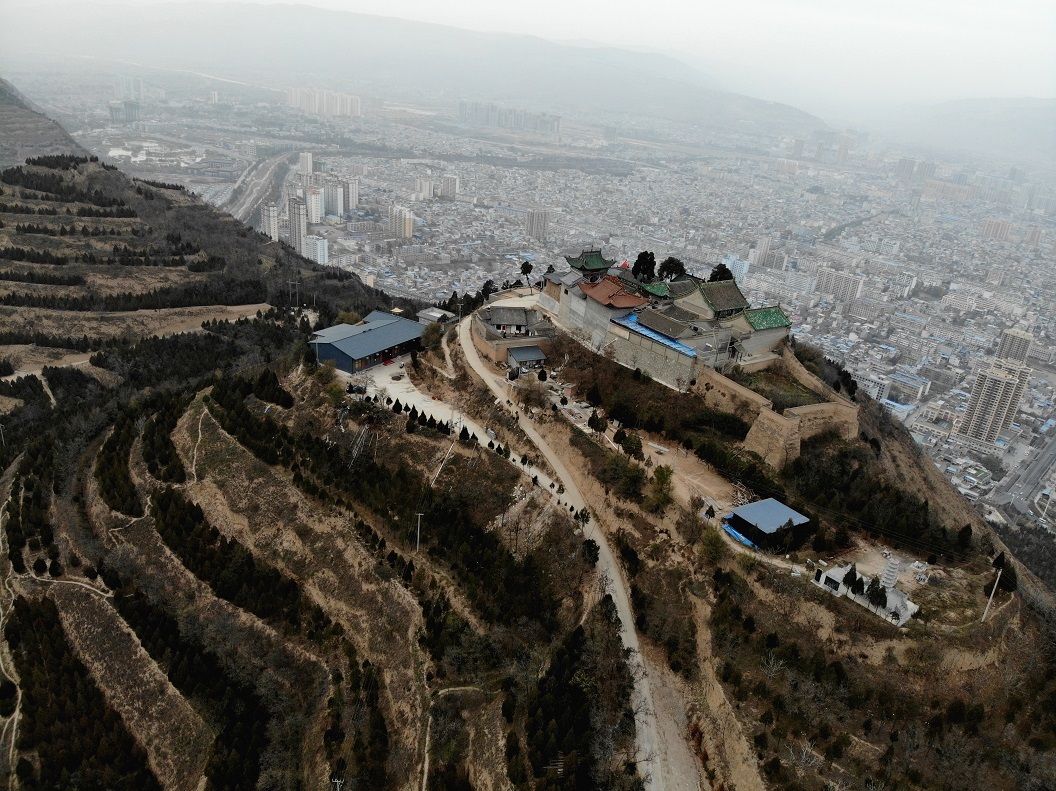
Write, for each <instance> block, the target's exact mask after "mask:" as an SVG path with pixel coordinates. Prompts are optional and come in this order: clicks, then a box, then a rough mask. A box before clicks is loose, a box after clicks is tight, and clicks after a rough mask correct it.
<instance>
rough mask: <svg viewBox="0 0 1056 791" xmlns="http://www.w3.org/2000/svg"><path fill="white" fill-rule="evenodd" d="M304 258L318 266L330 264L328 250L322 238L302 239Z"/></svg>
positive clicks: (310, 237)
mask: <svg viewBox="0 0 1056 791" xmlns="http://www.w3.org/2000/svg"><path fill="white" fill-rule="evenodd" d="M304 257H305V258H310V259H312V260H313V261H315V263H317V264H319V265H320V266H326V265H327V264H328V263H329V262H330V248H329V246H328V245H327V243H326V239H325V238H324V237H322V236H306V237H305V239H304Z"/></svg>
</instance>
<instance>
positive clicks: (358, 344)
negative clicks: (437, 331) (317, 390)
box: [309, 310, 425, 373]
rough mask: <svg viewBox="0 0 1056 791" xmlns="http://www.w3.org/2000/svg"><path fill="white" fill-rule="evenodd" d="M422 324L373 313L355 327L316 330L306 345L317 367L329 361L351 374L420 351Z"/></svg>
mask: <svg viewBox="0 0 1056 791" xmlns="http://www.w3.org/2000/svg"><path fill="white" fill-rule="evenodd" d="M424 330H425V325H424V324H419V323H418V322H417V321H411V320H410V319H405V318H403V317H401V316H394V315H393V314H391V313H385V312H383V311H380V310H375V311H374V312H372V313H371V314H370V315H369V316H367V317H366V318H365V319H363V321H362V322H360V323H359V324H354V325H353V324H338V325H336V326H334V327H328V328H326V329H325V330H320V331H319V332H317V333H315V334H314V335H313V336H312V340H311V341H309V343H310V344H311V346H312V348H314V349H315V357H316V359H317V360H318V361H319V362H320V363H325V362H328V361H330V360H333V362H334V365H336V366H337V368H338V369H339V370H341V371H345V372H347V373H354V372H355V371H362V370H364V369H365V368H371V367H373V366H375V365H378V364H380V363H383V362H385V361H386V360H391V359H392V358H394V357H398V356H399V355H401V354H406V353H408V352H410V351H411V350H412V349H419V348H421V338H422V332H423V331H424Z"/></svg>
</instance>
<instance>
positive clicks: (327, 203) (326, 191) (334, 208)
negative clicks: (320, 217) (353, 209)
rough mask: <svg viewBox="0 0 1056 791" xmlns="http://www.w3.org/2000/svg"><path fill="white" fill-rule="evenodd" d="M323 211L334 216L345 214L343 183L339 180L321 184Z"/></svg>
mask: <svg viewBox="0 0 1056 791" xmlns="http://www.w3.org/2000/svg"><path fill="white" fill-rule="evenodd" d="M323 212H324V213H325V214H327V215H333V216H335V217H343V216H344V214H345V185H344V184H343V183H342V182H340V181H328V182H326V183H325V184H324V185H323Z"/></svg>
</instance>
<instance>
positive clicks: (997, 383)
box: [957, 362, 1030, 451]
mask: <svg viewBox="0 0 1056 791" xmlns="http://www.w3.org/2000/svg"><path fill="white" fill-rule="evenodd" d="M1029 378H1030V368H1028V367H1027V366H1025V365H1015V364H1012V363H1005V362H996V363H994V364H993V365H992V366H990V368H988V369H986V370H980V371H979V373H978V374H977V375H976V379H975V384H974V385H973V386H972V395H971V398H969V400H968V408H967V409H966V410H965V412H964V420H963V421H962V422H961V427H960V429H959V430H958V431H957V433H958V434H959V435H961V436H962V437H963V438H967V439H968V440H970V442H969V444H972V445H974V446H975V447H976V448H978V449H979V450H983V451H985V450H988V449H989V448H991V447H992V446H993V444H994V443H995V442H996V441H997V437H998V435H999V434H1000V433H1001V432H1002V431H1004V430H1005V429H1007V428H1008V427H1009V426H1011V425H1012V421H1013V420H1014V419H1015V417H1016V413H1017V412H1018V411H1019V402H1020V401H1021V400H1022V398H1023V392H1024V391H1025V390H1026V389H1027V380H1028V379H1029Z"/></svg>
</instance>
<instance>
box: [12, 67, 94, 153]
mask: <svg viewBox="0 0 1056 791" xmlns="http://www.w3.org/2000/svg"><path fill="white" fill-rule="evenodd" d="M86 153H87V152H85V150H84V149H83V148H81V147H80V146H79V145H77V143H75V142H74V140H73V138H72V137H70V136H69V135H68V134H66V130H65V129H63V128H62V127H61V126H59V125H58V124H57V123H55V122H54V121H52V120H51V119H50V118H48V117H47V116H46V115H43V114H41V113H39V112H37V111H36V110H33V109H31V108H30V106H29V103H28V102H27V101H26V99H25V97H24V96H22V94H20V93H19V92H18V91H17V90H16V89H15V87H14V86H13V85H12V84H11V83H9V82H8V81H7V80H4V79H0V169H3V168H8V167H11V166H12V165H19V164H21V163H22V162H24V161H25V160H26V158H27V157H39V156H44V155H46V154H77V155H79V156H85V155H86Z"/></svg>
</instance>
